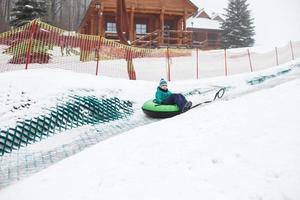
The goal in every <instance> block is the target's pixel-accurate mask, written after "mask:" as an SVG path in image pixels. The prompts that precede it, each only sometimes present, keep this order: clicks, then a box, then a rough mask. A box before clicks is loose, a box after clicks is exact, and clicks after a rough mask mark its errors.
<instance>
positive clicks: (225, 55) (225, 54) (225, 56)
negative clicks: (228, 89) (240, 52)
mask: <svg viewBox="0 0 300 200" xmlns="http://www.w3.org/2000/svg"><path fill="white" fill-rule="evenodd" d="M224 60H225V76H227V75H228V70H227V51H226V49H224Z"/></svg>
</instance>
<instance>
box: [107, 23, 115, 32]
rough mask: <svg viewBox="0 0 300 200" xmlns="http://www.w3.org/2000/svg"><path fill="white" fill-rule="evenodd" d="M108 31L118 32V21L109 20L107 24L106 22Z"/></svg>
mask: <svg viewBox="0 0 300 200" xmlns="http://www.w3.org/2000/svg"><path fill="white" fill-rule="evenodd" d="M106 31H107V32H111V33H116V32H117V27H116V23H113V22H107V24H106Z"/></svg>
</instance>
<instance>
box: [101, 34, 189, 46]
mask: <svg viewBox="0 0 300 200" xmlns="http://www.w3.org/2000/svg"><path fill="white" fill-rule="evenodd" d="M192 33H193V32H192V31H179V30H164V31H162V30H156V31H154V32H151V33H147V34H145V35H141V34H140V35H136V38H137V39H136V40H134V41H132V42H131V45H133V46H138V47H145V48H159V47H163V46H177V47H192V46H193V40H192ZM105 38H107V39H113V40H118V39H119V38H118V34H117V33H116V32H105Z"/></svg>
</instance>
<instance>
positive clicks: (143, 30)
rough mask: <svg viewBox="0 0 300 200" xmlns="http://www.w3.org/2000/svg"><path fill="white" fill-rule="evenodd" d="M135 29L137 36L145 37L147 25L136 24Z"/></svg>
mask: <svg viewBox="0 0 300 200" xmlns="http://www.w3.org/2000/svg"><path fill="white" fill-rule="evenodd" d="M135 28H136V34H137V35H146V33H147V24H136V26H135Z"/></svg>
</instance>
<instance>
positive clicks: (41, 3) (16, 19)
mask: <svg viewBox="0 0 300 200" xmlns="http://www.w3.org/2000/svg"><path fill="white" fill-rule="evenodd" d="M46 13H47V4H46V0H18V1H17V2H16V4H15V7H14V8H13V9H12V12H11V21H10V26H13V27H19V26H22V25H24V24H26V23H28V22H30V21H31V20H33V19H37V18H42V17H43V16H45V15H46Z"/></svg>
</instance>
